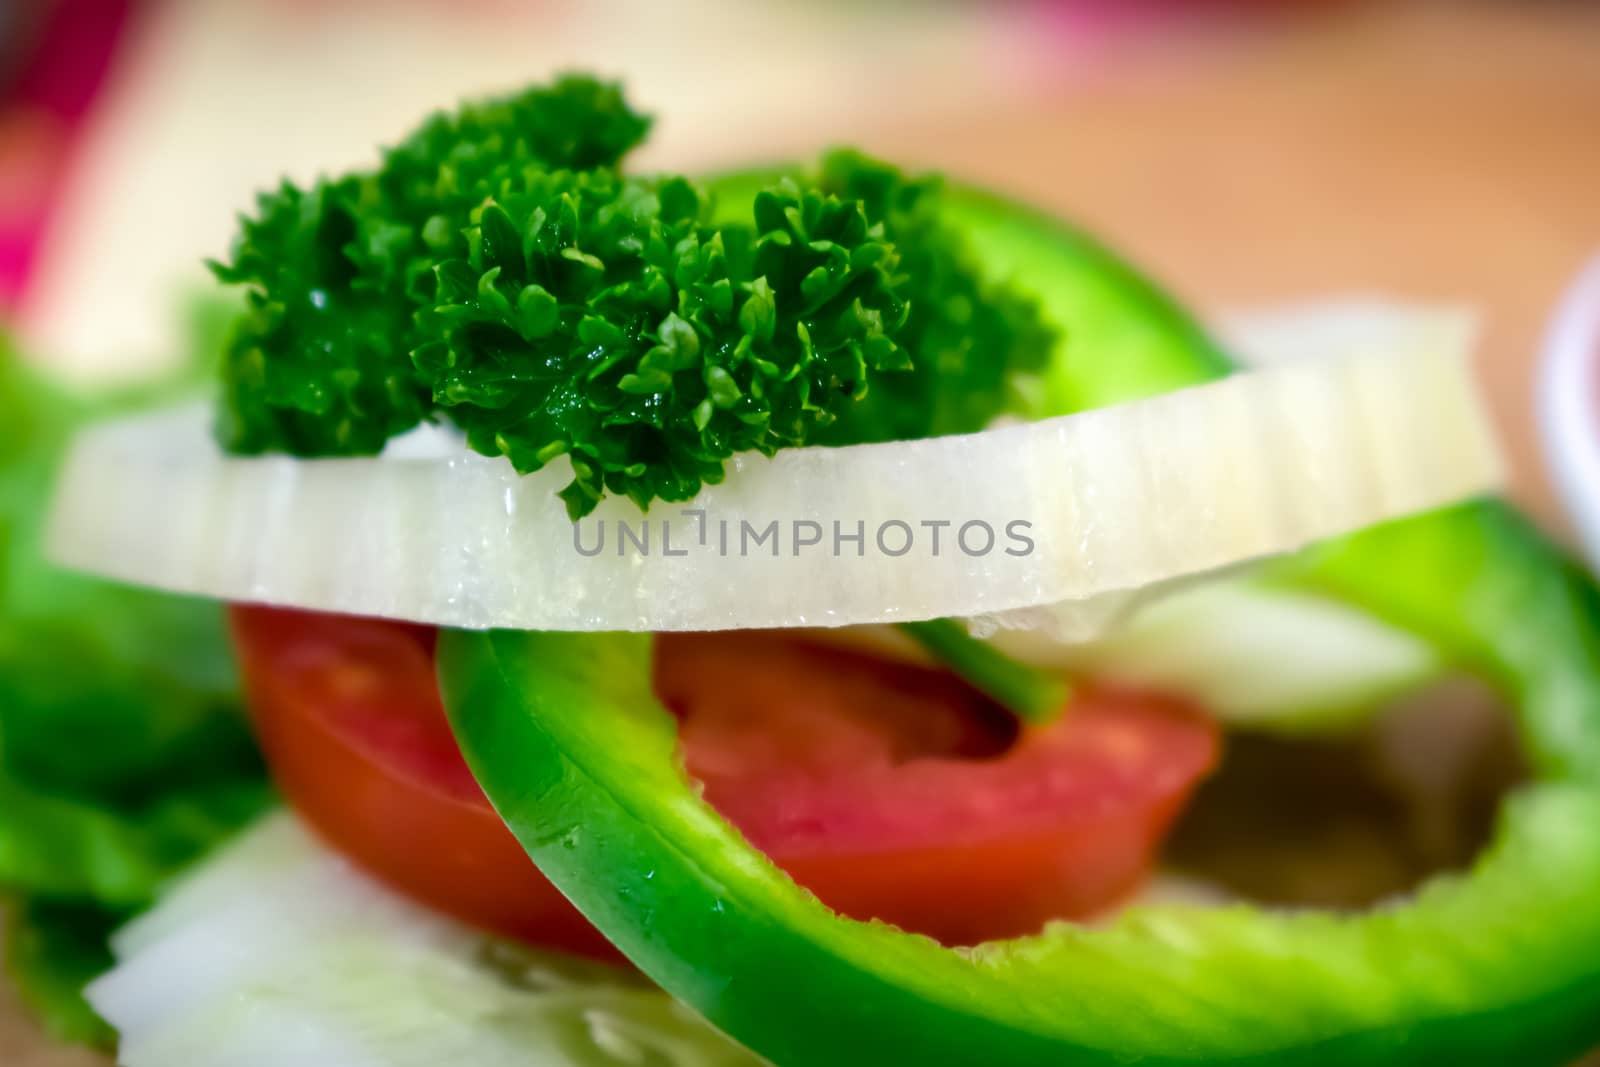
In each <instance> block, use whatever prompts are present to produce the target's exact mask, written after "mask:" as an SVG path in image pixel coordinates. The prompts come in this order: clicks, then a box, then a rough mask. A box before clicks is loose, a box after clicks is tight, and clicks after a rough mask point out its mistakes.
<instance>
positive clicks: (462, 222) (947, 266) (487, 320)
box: [215, 77, 1053, 518]
mask: <svg viewBox="0 0 1600 1067" xmlns="http://www.w3.org/2000/svg"><path fill="white" fill-rule="evenodd" d="M647 128H648V122H647V121H646V120H645V119H644V118H642V117H641V116H639V115H637V114H635V113H634V112H632V111H631V110H630V109H629V108H628V106H627V104H626V103H625V102H624V101H623V100H622V97H621V95H620V93H619V92H618V90H617V89H616V88H615V87H613V86H610V85H606V84H603V83H599V82H595V81H593V80H590V79H587V78H577V77H570V78H565V79H562V80H561V81H558V82H557V83H555V84H554V85H553V86H551V87H549V88H538V89H532V90H529V91H527V92H524V93H522V94H519V95H517V96H515V97H511V98H508V99H505V100H500V101H491V102H489V103H486V104H480V105H474V106H469V107H468V108H466V109H464V110H463V111H462V112H461V113H460V114H459V115H456V116H447V115H441V116H436V117H435V118H434V119H432V120H430V121H429V122H428V123H426V124H425V125H424V126H423V127H422V128H421V129H420V130H419V131H417V132H416V133H414V134H413V135H412V136H411V137H409V138H408V139H407V140H405V141H404V142H402V143H401V144H400V145H399V146H397V147H396V148H394V149H391V150H390V151H388V152H387V153H386V154H385V156H384V159H383V162H382V164H381V165H380V166H379V167H378V168H377V169H376V170H374V171H370V172H361V173H354V174H349V175H345V176H343V177H340V178H336V179H328V180H324V181H321V182H318V183H317V184H316V185H314V186H312V187H311V188H309V189H301V188H298V187H296V186H294V185H292V184H288V183H285V184H284V185H283V186H282V187H281V188H280V189H278V190H277V191H275V192H272V193H269V194H266V195H264V196H262V197H261V198H260V200H259V203H258V205H257V210H256V214H255V216H254V217H253V218H249V219H246V220H245V221H244V223H243V228H242V231H241V234H240V238H239V241H238V244H237V247H236V248H235V251H234V254H233V258H232V261H231V262H230V263H228V264H226V265H216V266H215V270H216V273H217V275H218V276H219V277H220V278H221V279H222V280H223V281H226V282H230V283H234V284H238V285H242V286H245V287H246V291H247V294H248V299H249V304H250V307H249V310H248V311H247V313H246V314H245V315H244V317H243V318H242V319H241V320H240V322H239V323H238V327H237V329H236V331H235V333H234V336H233V338H232V340H231V341H230V343H229V345H228V350H227V357H226V360H225V363H224V369H223V377H224V383H225V404H224V408H223V412H222V416H221V418H220V419H219V424H218V433H219V437H220V439H221V441H222V443H223V445H224V446H225V447H227V448H229V449H231V450H233V451H237V452H264V451H285V452H290V453H294V454H297V455H356V454H371V453H374V452H377V451H378V450H379V449H381V448H382V446H383V444H384V442H385V441H387V440H388V439H389V438H390V437H392V436H394V435H395V434H398V433H401V432H403V431H405V430H407V429H409V428H411V427H413V426H415V425H416V424H417V423H418V422H420V421H423V420H425V419H433V418H436V417H441V416H442V417H444V418H446V419H449V420H450V421H451V422H454V423H455V424H456V425H458V426H459V427H460V428H461V429H463V430H464V431H465V432H466V434H467V439H468V442H469V444H470V445H471V446H472V447H473V448H474V449H476V450H478V451H479V452H483V453H485V454H488V455H504V456H506V457H507V458H508V459H509V460H510V461H511V463H512V464H513V465H514V466H515V467H516V469H517V470H519V471H522V472H524V473H527V472H531V471H534V470H538V469H539V468H541V467H543V466H544V465H545V464H547V463H549V462H550V461H551V460H553V459H555V458H556V457H558V456H563V455H565V456H567V457H568V458H569V460H570V462H571V465H572V472H573V480H572V482H571V484H569V485H568V486H567V487H566V489H565V490H563V492H562V496H563V498H564V499H565V501H566V504H567V508H568V511H569V512H570V514H571V515H572V516H573V517H574V518H578V517H580V516H582V515H585V514H587V513H588V512H590V511H591V510H593V508H594V507H595V505H596V504H597V503H598V502H599V501H600V499H601V498H602V497H604V496H605V495H606V494H608V493H622V494H625V495H626V496H628V497H630V498H631V499H632V500H634V501H635V502H637V503H638V504H639V505H640V506H641V507H645V506H648V505H649V503H650V502H651V501H653V500H657V499H660V500H686V499H689V498H690V497H692V496H693V495H694V494H695V493H696V492H697V491H698V490H699V489H700V487H701V486H702V485H703V484H705V483H707V482H715V481H718V480H720V478H721V477H722V471H723V466H724V464H725V462H726V461H727V459H728V457H729V456H731V455H733V454H734V453H736V452H741V451H759V452H763V453H768V454H770V453H772V452H774V451H776V450H777V449H780V448H785V447H790V446H796V445H802V444H807V443H828V444H844V443H851V442H859V441H874V440H887V439H892V438H908V437H918V436H925V435H929V434H943V433H952V432H959V431H965V430H976V429H979V428H981V427H982V426H983V425H984V424H985V423H986V422H988V421H989V420H990V419H991V418H993V417H994V416H995V415H996V414H998V413H999V412H1001V411H1003V410H1006V409H1007V407H1008V406H1012V405H1014V403H1015V401H1016V397H1015V396H1014V394H1013V390H1014V388H1015V383H1016V380H1017V378H1018V376H1019V375H1026V374H1027V373H1029V372H1032V371H1035V370H1038V369H1040V368H1042V367H1043V365H1044V361H1045V355H1046V353H1047V352H1048V351H1049V350H1050V348H1051V345H1052V342H1053V336H1052V334H1051V332H1050V330H1049V329H1048V328H1047V327H1046V326H1045V325H1044V324H1043V321H1042V320H1041V319H1040V317H1039V315H1038V313H1037V310H1036V308H1035V307H1034V306H1033V305H1032V303H1031V302H1030V301H1029V300H1028V299H1027V298H1025V297H1024V296H1022V295H1021V294H1020V293H1019V292H1018V291H1016V290H1013V289H1011V288H1009V287H1007V286H1004V285H999V284H996V283H995V282H994V281H993V280H992V279H989V278H987V277H986V276H985V274H984V273H983V271H981V270H980V269H979V266H978V263H979V261H978V259H977V258H976V257H975V256H973V255H972V254H971V252H970V250H969V249H968V248H967V247H966V245H965V243H964V242H963V240H962V239H961V238H960V236H959V235H958V234H957V233H956V232H955V231H954V230H952V229H950V228H949V227H948V226H947V225H946V224H945V223H944V222H943V220H942V215H941V213H940V211H939V201H940V193H939V188H938V186H937V183H935V182H933V181H930V180H926V179H908V178H906V177H905V176H904V175H902V174H901V173H900V172H899V171H897V170H895V169H894V168H892V167H889V166H886V165H884V164H881V163H877V162H875V161H873V160H870V159H867V158H865V157H863V156H860V155H857V154H854V153H846V152H840V153H835V154H833V155H831V156H829V157H828V158H827V159H826V160H825V161H824V163H823V165H822V168H821V170H820V172H819V173H818V174H817V175H815V176H814V178H812V179H808V180H805V181H802V182H800V183H796V182H794V181H790V180H788V179H780V180H778V181H775V182H773V183H771V184H770V185H766V186H763V187H762V188H760V189H758V190H750V191H748V193H749V195H743V194H744V193H745V192H747V191H746V190H742V189H741V190H740V193H741V195H739V196H738V197H737V198H736V199H735V200H732V201H725V202H724V203H722V204H720V205H717V206H716V208H715V210H713V205H712V204H711V203H710V201H709V198H707V197H706V196H705V195H704V194H703V193H702V192H701V191H700V190H699V189H697V188H696V187H695V186H694V185H693V184H691V183H690V182H688V181H686V180H684V179H682V178H674V177H659V178H651V179H640V178H634V177H625V176H623V175H622V174H620V173H619V172H618V170H617V166H618V164H619V163H620V160H621V158H622V156H623V155H624V154H625V153H626V152H627V150H628V149H629V148H631V147H632V146H633V145H634V144H635V143H636V142H637V141H638V140H639V139H640V138H641V137H642V136H643V134H644V132H645V130H646V129H647Z"/></svg>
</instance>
